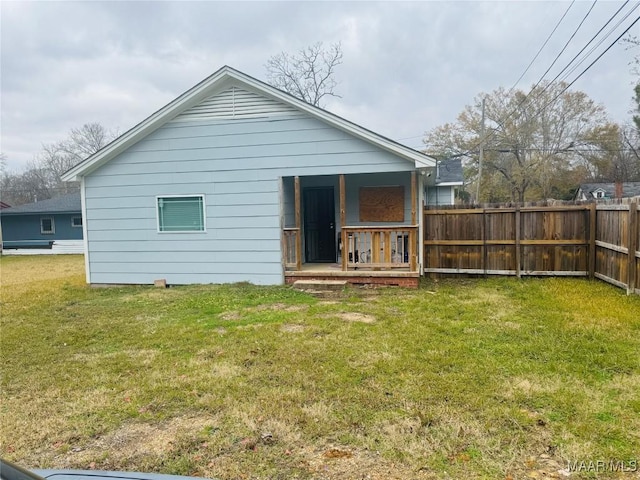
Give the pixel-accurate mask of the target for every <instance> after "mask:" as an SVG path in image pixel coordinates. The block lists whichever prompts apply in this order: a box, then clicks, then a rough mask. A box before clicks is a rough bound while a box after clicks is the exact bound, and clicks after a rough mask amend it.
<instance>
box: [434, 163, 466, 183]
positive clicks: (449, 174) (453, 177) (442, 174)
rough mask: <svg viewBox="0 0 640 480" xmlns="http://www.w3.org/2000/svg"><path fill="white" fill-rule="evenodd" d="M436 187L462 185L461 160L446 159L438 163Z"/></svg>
mask: <svg viewBox="0 0 640 480" xmlns="http://www.w3.org/2000/svg"><path fill="white" fill-rule="evenodd" d="M436 172H437V177H436V179H435V181H436V185H439V186H447V185H463V184H464V176H463V174H462V160H461V159H460V158H447V159H445V160H442V161H440V162H438V167H437V170H436Z"/></svg>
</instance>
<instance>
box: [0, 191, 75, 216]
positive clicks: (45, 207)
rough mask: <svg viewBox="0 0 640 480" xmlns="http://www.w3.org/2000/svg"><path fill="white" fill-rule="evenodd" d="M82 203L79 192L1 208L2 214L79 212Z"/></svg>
mask: <svg viewBox="0 0 640 480" xmlns="http://www.w3.org/2000/svg"><path fill="white" fill-rule="evenodd" d="M81 211H82V203H81V200H80V192H76V193H70V194H68V195H62V196H60V197H55V198H49V199H47V200H40V201H39V202H33V203H25V204H24V205H18V206H15V207H9V208H3V209H2V215H19V214H30V213H34V214H36V213H80V212H81Z"/></svg>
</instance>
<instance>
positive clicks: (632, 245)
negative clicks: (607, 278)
mask: <svg viewBox="0 0 640 480" xmlns="http://www.w3.org/2000/svg"><path fill="white" fill-rule="evenodd" d="M637 242H638V204H637V203H636V202H632V203H631V204H630V205H629V242H628V245H629V250H628V252H629V253H628V255H627V257H628V259H627V260H628V273H629V278H628V282H627V295H629V294H630V293H634V292H635V289H636V281H637V279H636V250H638V243H637Z"/></svg>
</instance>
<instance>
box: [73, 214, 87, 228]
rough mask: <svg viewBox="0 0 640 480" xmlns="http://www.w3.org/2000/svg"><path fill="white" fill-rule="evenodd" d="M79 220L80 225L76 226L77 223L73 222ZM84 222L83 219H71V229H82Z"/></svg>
mask: <svg viewBox="0 0 640 480" xmlns="http://www.w3.org/2000/svg"><path fill="white" fill-rule="evenodd" d="M76 218H79V219H80V225H76V224H75V223H73V220H74V219H76ZM83 223H84V222H83V221H82V217H71V227H72V228H82V224H83Z"/></svg>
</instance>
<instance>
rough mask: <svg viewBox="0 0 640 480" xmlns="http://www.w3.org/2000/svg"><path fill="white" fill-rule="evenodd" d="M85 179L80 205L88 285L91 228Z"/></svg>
mask: <svg viewBox="0 0 640 480" xmlns="http://www.w3.org/2000/svg"><path fill="white" fill-rule="evenodd" d="M86 187H87V185H86V181H85V177H81V179H80V205H81V208H82V216H83V219H82V241H83V243H84V271H85V278H86V281H87V283H88V284H91V268H89V266H90V263H89V227H88V225H87V224H88V223H89V221H88V218H87V192H86Z"/></svg>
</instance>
